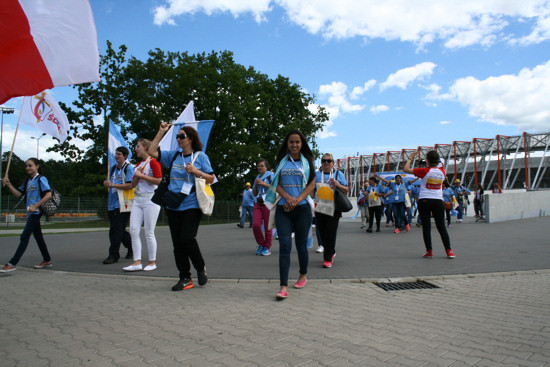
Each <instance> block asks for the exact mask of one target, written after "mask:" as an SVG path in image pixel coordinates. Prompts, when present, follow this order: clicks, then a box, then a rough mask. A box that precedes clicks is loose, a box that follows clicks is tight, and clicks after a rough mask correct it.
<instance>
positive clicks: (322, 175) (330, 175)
mask: <svg viewBox="0 0 550 367" xmlns="http://www.w3.org/2000/svg"><path fill="white" fill-rule="evenodd" d="M325 175H326V173H324V172H323V171H321V183H322V184H324V183H325ZM333 177H334V176H333V175H332V171H330V173H328V179H329V180H330V179H331V178H333Z"/></svg>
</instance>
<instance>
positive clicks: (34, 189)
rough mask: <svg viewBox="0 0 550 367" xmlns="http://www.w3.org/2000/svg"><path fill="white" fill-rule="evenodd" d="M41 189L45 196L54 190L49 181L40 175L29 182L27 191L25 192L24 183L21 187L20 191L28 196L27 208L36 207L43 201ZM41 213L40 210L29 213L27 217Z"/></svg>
mask: <svg viewBox="0 0 550 367" xmlns="http://www.w3.org/2000/svg"><path fill="white" fill-rule="evenodd" d="M38 180H40V187H38ZM40 189H42V193H43V194H45V193H46V192H48V191H52V189H51V188H50V184H49V183H48V179H47V178H46V177H44V176H41V175H39V174H37V175H36V176H34V177H33V178H32V179H29V181H28V182H27V188H26V190H25V183H24V182H23V183H22V184H21V186H19V191H20V192H21V193H23V194H24V193H26V194H27V200H26V204H27V207H28V206H29V205H34V204H36V203H38V202H39V201H40V200H41V199H42V197H41V196H40ZM40 213H41V212H40V210H39V211H37V212H27V217H28V216H29V215H33V214H40Z"/></svg>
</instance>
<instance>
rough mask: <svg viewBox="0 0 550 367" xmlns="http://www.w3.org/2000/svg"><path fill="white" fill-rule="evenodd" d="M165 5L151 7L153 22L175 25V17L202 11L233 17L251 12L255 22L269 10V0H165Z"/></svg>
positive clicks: (262, 17)
mask: <svg viewBox="0 0 550 367" xmlns="http://www.w3.org/2000/svg"><path fill="white" fill-rule="evenodd" d="M165 3H167V5H160V6H157V7H156V8H154V9H153V14H154V23H155V24H156V25H163V24H164V23H167V24H170V25H175V24H176V22H175V20H174V18H175V17H178V16H180V15H183V14H195V13H198V12H203V13H205V14H206V15H213V14H216V13H226V12H229V13H231V14H232V15H233V16H234V17H238V16H239V15H243V14H252V15H253V16H254V19H255V20H256V22H258V23H260V22H262V21H264V20H265V13H267V12H269V11H270V10H271V6H270V3H271V1H270V0H166V1H165Z"/></svg>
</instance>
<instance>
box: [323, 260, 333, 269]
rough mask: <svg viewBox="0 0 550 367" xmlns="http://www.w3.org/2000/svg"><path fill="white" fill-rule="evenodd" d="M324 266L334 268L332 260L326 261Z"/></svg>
mask: <svg viewBox="0 0 550 367" xmlns="http://www.w3.org/2000/svg"><path fill="white" fill-rule="evenodd" d="M323 268H332V262H330V261H324V262H323Z"/></svg>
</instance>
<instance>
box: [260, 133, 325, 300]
mask: <svg viewBox="0 0 550 367" xmlns="http://www.w3.org/2000/svg"><path fill="white" fill-rule="evenodd" d="M276 162H277V163H276V165H275V166H276V167H277V169H276V171H275V176H274V177H273V182H272V183H271V185H270V187H269V190H268V192H267V194H266V198H265V203H266V205H267V206H268V208H271V207H272V206H273V205H275V201H276V199H275V191H276V192H277V193H278V194H279V195H280V200H279V202H278V203H277V204H276V205H277V207H276V209H275V210H276V212H275V222H276V226H277V233H278V235H279V245H280V249H279V275H280V286H281V287H280V289H279V293H277V298H278V299H284V298H286V297H288V293H287V288H288V273H289V270H290V250H291V248H292V232H293V229H294V233H295V236H296V239H295V241H296V251H297V252H298V262H299V263H300V276H299V278H298V280H297V281H296V283H295V284H294V288H303V287H305V285H306V281H307V276H306V275H307V267H308V262H309V259H308V253H307V241H308V233H309V230H310V228H311V220H312V214H311V208H312V204H313V200H312V199H311V197H310V194H311V193H312V192H313V189H314V188H315V166H314V164H313V153H312V152H311V149H310V148H309V145H308V144H307V140H306V138H305V137H304V135H303V134H302V133H301V132H300V131H299V130H292V131H290V132H289V133H288V134H286V136H285V139H284V141H283V144H282V146H281V148H280V149H279V153H278V154H277V161H276Z"/></svg>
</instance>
